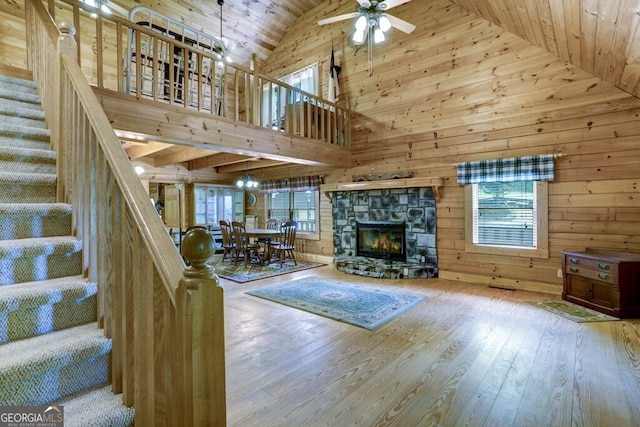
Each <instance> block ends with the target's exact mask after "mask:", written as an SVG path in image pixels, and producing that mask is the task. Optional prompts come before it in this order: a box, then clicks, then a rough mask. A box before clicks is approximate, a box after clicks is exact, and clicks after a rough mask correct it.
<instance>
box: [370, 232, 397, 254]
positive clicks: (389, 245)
mask: <svg viewBox="0 0 640 427" xmlns="http://www.w3.org/2000/svg"><path fill="white" fill-rule="evenodd" d="M369 248H371V249H373V250H376V251H384V252H400V250H401V249H402V248H401V247H400V242H392V241H391V240H389V234H387V233H384V234H382V235H381V236H380V237H377V238H375V239H374V240H373V241H372V242H371V244H370V245H369Z"/></svg>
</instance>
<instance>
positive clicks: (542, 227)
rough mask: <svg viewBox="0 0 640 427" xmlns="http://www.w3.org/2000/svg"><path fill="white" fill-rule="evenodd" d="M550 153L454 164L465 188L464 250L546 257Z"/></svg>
mask: <svg viewBox="0 0 640 427" xmlns="http://www.w3.org/2000/svg"><path fill="white" fill-rule="evenodd" d="M553 175H554V165H553V156H552V155H549V156H531V157H521V158H514V159H499V160H488V161H481V162H469V163H461V164H459V165H458V183H461V184H467V186H466V188H465V250H466V251H467V252H478V253H487V254H499V255H515V256H524V257H535V258H548V257H549V250H548V183H547V181H549V180H552V179H553Z"/></svg>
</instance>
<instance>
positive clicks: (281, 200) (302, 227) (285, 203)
mask: <svg viewBox="0 0 640 427" xmlns="http://www.w3.org/2000/svg"><path fill="white" fill-rule="evenodd" d="M267 201H268V203H267V209H268V217H269V218H277V219H279V220H281V221H283V220H287V219H292V220H294V221H295V222H296V224H297V231H298V232H302V233H310V234H316V233H318V206H319V193H318V192H317V191H295V192H286V193H270V194H267Z"/></svg>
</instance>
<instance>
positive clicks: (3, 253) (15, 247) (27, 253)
mask: <svg viewBox="0 0 640 427" xmlns="http://www.w3.org/2000/svg"><path fill="white" fill-rule="evenodd" d="M81 250H82V241H80V240H78V239H76V238H75V237H71V236H52V237H36V238H30V239H14V240H0V259H2V258H4V259H6V258H10V259H15V258H24V257H35V256H41V255H49V256H50V255H64V254H69V253H75V252H80V251H81Z"/></svg>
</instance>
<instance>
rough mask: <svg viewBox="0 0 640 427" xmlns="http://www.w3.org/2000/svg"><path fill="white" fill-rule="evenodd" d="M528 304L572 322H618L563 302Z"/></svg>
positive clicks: (534, 302) (547, 301)
mask: <svg viewBox="0 0 640 427" xmlns="http://www.w3.org/2000/svg"><path fill="white" fill-rule="evenodd" d="M528 303H529V304H533V305H535V306H536V307H539V308H542V309H543V310H547V311H550V312H551V313H554V314H557V315H558V316H562V317H564V318H566V319H569V320H573V321H574V322H609V321H612V320H620V319H618V318H617V317H612V316H608V315H606V314H603V313H599V312H597V311H595V310H591V309H590V308H586V307H582V306H581V305H578V304H573V303H571V302H569V301H565V300H559V299H553V300H544V301H528Z"/></svg>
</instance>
